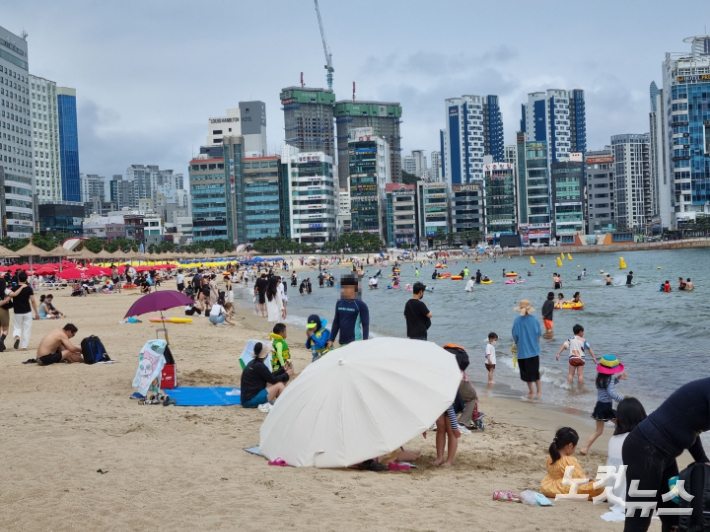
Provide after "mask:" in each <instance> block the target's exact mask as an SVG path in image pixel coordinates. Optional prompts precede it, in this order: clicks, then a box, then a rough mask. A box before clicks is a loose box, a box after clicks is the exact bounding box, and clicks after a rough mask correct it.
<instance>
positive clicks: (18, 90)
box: [0, 27, 34, 238]
mask: <svg viewBox="0 0 710 532" xmlns="http://www.w3.org/2000/svg"><path fill="white" fill-rule="evenodd" d="M27 53H28V50H27V40H26V35H25V34H23V35H21V36H17V35H15V34H13V33H11V32H9V31H8V30H6V29H5V28H3V27H0V70H1V71H2V72H0V84H2V86H3V95H2V96H0V103H1V104H2V106H1V107H0V115H1V118H0V126H2V139H0V143H1V144H2V146H1V147H2V150H0V154H1V155H0V200H1V201H0V211H1V212H0V214H2V218H3V236H9V237H13V238H26V237H29V236H30V235H31V234H32V232H33V230H34V209H33V197H32V195H33V182H34V170H33V157H32V151H33V150H32V131H31V129H32V115H31V111H30V108H31V105H32V102H31V101H30V97H31V95H30V79H29V72H28V64H27V62H28V56H27Z"/></svg>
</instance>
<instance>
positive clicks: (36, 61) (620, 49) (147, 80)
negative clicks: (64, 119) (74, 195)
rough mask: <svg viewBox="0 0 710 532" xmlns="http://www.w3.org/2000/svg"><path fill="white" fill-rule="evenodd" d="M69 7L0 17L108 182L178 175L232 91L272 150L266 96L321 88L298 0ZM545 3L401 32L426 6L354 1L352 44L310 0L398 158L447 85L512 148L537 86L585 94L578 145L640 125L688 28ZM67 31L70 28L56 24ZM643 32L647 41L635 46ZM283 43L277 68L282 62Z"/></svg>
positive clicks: (665, 20) (435, 121) (342, 70)
mask: <svg viewBox="0 0 710 532" xmlns="http://www.w3.org/2000/svg"><path fill="white" fill-rule="evenodd" d="M70 4H73V5H75V6H76V9H71V8H67V7H66V6H61V7H60V6H57V5H55V4H53V3H50V2H44V1H40V2H36V3H33V4H32V5H31V6H30V5H27V4H25V5H11V6H6V9H5V10H4V13H3V20H2V25H3V26H4V27H6V28H7V29H9V30H10V31H14V32H16V33H18V34H19V33H20V32H21V31H22V30H23V29H24V30H26V31H27V32H28V33H29V37H28V46H29V63H30V73H32V74H34V75H37V76H41V77H44V78H47V79H52V80H56V81H57V83H58V84H61V85H65V86H71V87H76V89H77V94H78V98H77V106H78V120H79V143H80V154H81V168H82V170H83V171H85V172H90V173H98V174H101V175H113V174H116V173H121V172H123V170H124V169H125V168H126V166H127V165H129V164H133V163H144V164H158V165H160V166H161V167H168V168H175V169H176V171H184V170H185V167H186V163H185V161H187V160H189V159H190V157H191V156H192V155H193V154H196V153H198V151H199V146H200V144H201V143H202V141H203V137H204V119H205V117H208V116H220V115H221V114H222V113H223V112H224V109H227V108H230V107H234V106H235V105H236V104H237V103H238V102H239V101H244V100H262V101H264V102H265V103H266V114H267V128H268V131H267V134H268V138H269V145H268V151H269V153H278V150H279V147H280V145H281V144H282V143H283V138H284V135H283V125H282V113H281V111H280V102H279V100H278V96H279V91H280V89H281V88H283V87H286V86H290V85H297V84H298V83H299V81H300V72H301V71H303V72H304V77H305V82H306V85H307V86H313V87H325V86H326V82H325V70H324V69H323V64H324V58H323V52H322V46H321V43H320V35H319V33H318V26H317V21H316V15H315V11H314V9H313V5H312V3H311V2H310V1H308V0H303V1H302V3H301V4H299V5H298V6H295V7H297V9H294V4H293V3H292V2H288V3H287V2H285V1H279V0H276V1H274V2H271V3H270V4H269V5H268V6H267V5H243V6H231V7H226V8H225V13H223V16H220V17H219V19H217V18H215V19H214V20H210V19H205V20H209V23H206V24H200V25H195V24H194V20H196V19H195V18H194V17H193V16H192V15H194V11H195V8H194V4H190V3H188V2H170V3H168V2H164V1H155V2H151V3H150V4H148V5H145V4H139V3H138V2H132V1H129V2H125V3H122V4H121V5H120V7H119V6H113V5H92V6H89V7H87V5H86V4H84V3H79V2H73V3H70ZM547 4H549V6H548V7H550V9H546V10H541V12H542V11H544V12H545V20H544V22H545V24H553V25H555V24H557V26H555V28H556V29H555V31H554V32H549V31H546V30H545V31H543V26H542V25H541V24H534V23H533V24H531V23H530V22H531V21H532V22H535V20H536V19H535V18H534V16H532V17H531V16H530V14H529V13H527V12H525V11H523V10H522V9H521V11H520V13H519V15H516V14H515V13H512V14H511V12H510V10H509V9H508V8H506V7H504V6H494V5H469V4H465V3H462V2H453V1H450V2H443V3H442V4H441V7H442V9H438V10H436V12H434V13H429V14H428V15H427V19H426V20H427V26H426V28H422V31H416V32H415V31H411V30H412V26H411V24H409V23H408V21H410V20H411V19H412V17H414V16H415V15H417V14H419V15H421V12H423V11H427V12H428V8H427V6H428V4H425V3H424V2H418V1H414V2H410V3H408V4H407V5H406V8H407V11H406V12H402V11H401V10H402V5H401V4H395V3H391V4H386V5H382V4H381V3H378V4H376V3H374V2H369V1H365V2H361V4H360V7H361V8H363V9H365V10H367V9H368V8H371V9H373V10H376V11H377V12H378V14H379V16H378V17H373V20H371V21H368V25H359V26H358V38H357V39H353V38H352V36H350V35H348V34H347V33H346V32H345V29H346V28H349V26H348V23H347V20H348V17H349V16H350V15H349V12H348V11H346V10H345V9H346V8H345V6H344V5H341V4H336V3H333V2H327V1H326V2H321V10H322V14H323V19H324V24H325V29H326V34H327V36H328V38H329V43H328V44H329V46H330V48H331V51H332V53H333V62H334V67H335V74H334V75H335V85H334V90H335V95H336V98H337V99H338V100H341V99H348V98H350V97H351V93H352V82H353V81H356V82H357V88H358V93H357V99H358V100H380V101H397V102H400V103H401V105H402V108H403V120H404V123H403V124H402V136H403V139H402V148H403V152H404V153H408V152H409V151H411V150H412V149H424V150H425V151H426V152H427V154H429V153H431V152H432V151H436V150H438V149H439V130H440V129H441V128H443V127H444V123H443V120H442V116H441V107H442V103H443V101H444V100H445V99H446V98H451V97H456V96H458V95H462V94H464V95H465V94H494V95H498V96H499V98H500V106H501V112H502V116H503V122H504V131H505V143H506V144H512V143H514V141H515V137H514V136H515V131H516V130H517V123H518V121H519V116H520V111H519V109H520V104H521V103H524V102H525V101H526V100H527V94H528V93H529V92H535V91H540V90H546V89H548V88H561V89H573V88H579V89H583V90H584V91H585V95H586V104H587V137H588V141H587V149H590V150H593V149H601V148H603V146H604V145H606V144H609V142H610V138H611V136H612V135H616V134H625V133H645V132H647V131H648V129H649V128H648V111H649V98H648V90H649V85H650V83H651V82H652V81H656V83H658V84H659V85H660V82H661V68H662V61H663V59H664V55H665V52H667V51H680V52H682V51H685V50H686V49H687V46H686V45H684V43H683V42H682V41H683V39H684V38H685V37H688V36H690V35H694V34H700V33H703V32H704V28H703V27H702V22H698V23H696V24H689V23H688V21H687V20H679V19H678V18H677V17H676V18H673V17H666V16H664V12H665V9H664V8H665V5H664V4H662V3H661V2H660V1H655V2H648V3H646V4H645V8H644V10H643V11H638V10H637V9H636V8H635V6H631V5H618V4H615V5H614V16H610V14H609V12H608V11H605V10H603V9H594V10H589V9H588V8H585V6H581V5H569V4H565V5H564V9H560V10H554V9H551V7H554V6H555V5H557V6H562V4H561V3H556V2H547ZM702 5H703V4H702V3H701V2H700V1H694V2H691V3H690V4H689V5H688V6H687V8H688V10H689V11H691V12H692V11H693V7H694V6H695V7H697V9H698V12H700V11H699V10H700V9H701V6H702ZM82 6H83V8H82ZM279 6H280V7H279ZM454 9H456V13H457V16H456V17H455V18H452V17H450V16H449V14H450V13H451V12H452V11H453V10H454ZM230 13H232V14H233V15H234V16H230ZM274 13H277V14H278V13H283V14H284V15H283V16H274ZM286 14H288V16H286ZM237 15H238V16H239V18H240V19H242V20H244V19H246V20H263V21H266V22H268V23H266V24H257V25H253V27H252V25H243V26H240V29H239V32H234V31H232V28H233V26H232V24H231V21H233V20H234V17H236V16H237ZM466 15H469V16H468V17H467V16H466ZM419 19H421V17H419ZM468 20H499V21H501V24H500V25H495V24H483V25H481V27H480V28H479V29H477V31H476V32H471V31H463V30H464V29H466V28H468V29H469V30H470V25H469V23H468V22H467V21H468ZM570 20H571V21H574V23H573V24H570V23H569V21H570ZM629 21H632V22H629ZM395 22H401V24H394V23H395ZM695 26H697V27H695ZM67 27H72V28H73V31H72V32H70V33H67V32H65V31H63V28H67ZM427 28H428V30H429V31H424V30H425V29H427ZM602 28H603V29H602ZM119 29H120V31H118V30H119ZM432 30H433V31H432ZM459 30H461V31H459ZM384 32H386V34H387V35H388V36H389V39H388V40H387V41H385V40H383V39H382V38H381V35H382V34H383V33H384ZM510 35H515V36H516V39H515V40H513V39H511V38H510V37H509V36H510ZM649 35H653V37H654V38H653V39H652V40H650V42H648V43H646V40H648V36H649ZM600 36H602V37H604V38H603V39H600ZM255 42H258V43H259V46H258V47H257V48H255V47H254V46H253V44H254V43H255ZM531 43H532V45H531ZM564 43H567V44H564ZM638 43H643V45H642V46H640V45H639V44H638ZM285 46H289V47H290V55H289V61H283V50H284V47H285ZM294 46H295V47H296V51H297V52H298V53H297V54H294V53H293V49H294ZM227 48H229V49H232V50H233V52H232V53H231V55H230V57H231V59H232V61H236V64H237V65H239V68H235V69H233V70H230V71H224V69H221V68H212V67H210V65H211V64H222V63H221V62H219V61H217V62H214V61H213V60H212V59H211V58H213V57H214V54H215V53H217V52H216V50H220V49H221V50H224V49H227ZM255 49H258V50H259V53H258V54H257V53H255V52H254V50H255ZM541 51H542V52H541ZM200 65H203V67H204V68H203V67H201V66H200ZM269 65H271V66H269ZM198 72H199V75H195V74H196V73H198Z"/></svg>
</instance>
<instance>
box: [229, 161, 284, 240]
mask: <svg viewBox="0 0 710 532" xmlns="http://www.w3.org/2000/svg"><path fill="white" fill-rule="evenodd" d="M280 173H281V157H279V156H278V155H271V156H267V157H249V158H245V159H244V163H243V179H244V185H243V187H242V193H243V197H241V198H240V197H238V198H237V201H238V202H239V201H241V202H243V203H244V212H245V221H246V227H245V228H244V231H239V230H238V231H237V235H238V240H239V242H254V241H256V240H260V239H262V238H267V237H272V238H278V237H280V236H281V234H282V232H281V201H280V197H279V191H280V183H279V181H280V177H279V176H280ZM238 229H240V228H238ZM242 233H243V235H242Z"/></svg>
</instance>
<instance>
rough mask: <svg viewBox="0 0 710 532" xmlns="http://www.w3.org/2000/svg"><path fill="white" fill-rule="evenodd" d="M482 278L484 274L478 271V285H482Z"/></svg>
mask: <svg viewBox="0 0 710 532" xmlns="http://www.w3.org/2000/svg"><path fill="white" fill-rule="evenodd" d="M482 278H483V274H482V273H481V270H476V284H481V279H482Z"/></svg>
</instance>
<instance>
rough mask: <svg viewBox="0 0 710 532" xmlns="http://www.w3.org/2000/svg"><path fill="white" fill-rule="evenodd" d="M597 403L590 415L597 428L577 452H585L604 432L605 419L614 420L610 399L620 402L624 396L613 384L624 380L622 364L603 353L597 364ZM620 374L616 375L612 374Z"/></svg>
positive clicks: (612, 356) (614, 413) (614, 414)
mask: <svg viewBox="0 0 710 532" xmlns="http://www.w3.org/2000/svg"><path fill="white" fill-rule="evenodd" d="M597 371H598V372H599V373H598V375H597V404H596V406H595V407H594V412H593V413H592V417H593V418H594V419H596V420H597V429H596V430H595V431H594V432H593V433H592V435H591V436H589V439H588V440H587V443H586V445H585V446H584V447H582V448H581V449H580V450H579V452H580V453H582V454H587V453H588V452H589V448H590V447H591V446H592V444H593V443H594V441H595V440H596V439H597V438H598V437H599V436H601V435H602V432H604V423H605V422H607V421H614V422H616V411H615V410H614V409H613V408H612V407H613V406H614V405H613V403H612V401H616V402H620V401H623V400H624V398H623V397H621V396H620V395H619V394H617V393H616V391H615V390H614V386H615V385H616V384H617V383H618V382H619V381H620V380H626V373H624V365H623V364H620V363H619V359H617V358H616V357H615V356H614V355H604V356H603V357H602V359H601V361H600V364H599V365H598V366H597ZM617 373H618V374H620V375H619V376H618V377H614V376H613V375H616V374H617Z"/></svg>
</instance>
